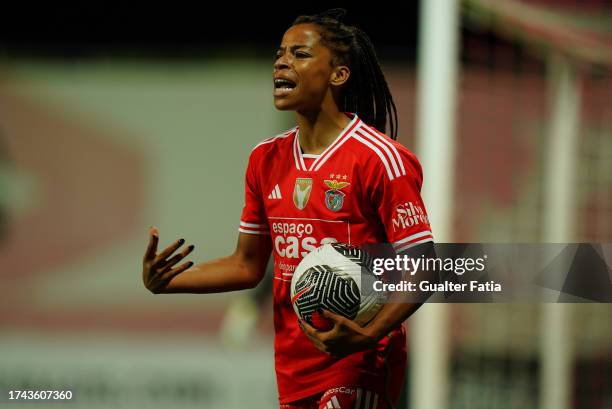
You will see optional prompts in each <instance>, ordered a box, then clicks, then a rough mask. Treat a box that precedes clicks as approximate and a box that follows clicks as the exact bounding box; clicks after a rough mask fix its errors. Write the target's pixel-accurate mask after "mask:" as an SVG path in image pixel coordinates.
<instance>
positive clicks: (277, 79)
mask: <svg viewBox="0 0 612 409" xmlns="http://www.w3.org/2000/svg"><path fill="white" fill-rule="evenodd" d="M332 59H333V55H332V51H331V50H330V49H329V48H327V47H326V46H324V45H323V44H321V35H320V34H319V28H318V27H317V26H316V25H314V24H298V25H295V26H293V27H291V28H290V29H289V30H287V32H286V33H285V35H284V36H283V40H282V42H281V45H280V47H279V48H278V51H277V53H276V58H275V62H274V105H275V106H276V108H277V109H280V110H293V111H312V110H318V109H319V108H320V107H321V104H322V102H323V99H324V98H325V96H326V95H327V94H328V93H329V94H330V96H331V91H330V79H331V77H332V73H333V72H334V67H333V66H332Z"/></svg>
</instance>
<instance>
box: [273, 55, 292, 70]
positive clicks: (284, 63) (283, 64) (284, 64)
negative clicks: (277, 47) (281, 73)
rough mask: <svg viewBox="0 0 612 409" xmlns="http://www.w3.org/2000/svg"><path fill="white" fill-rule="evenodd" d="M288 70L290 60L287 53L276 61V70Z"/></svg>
mask: <svg viewBox="0 0 612 409" xmlns="http://www.w3.org/2000/svg"><path fill="white" fill-rule="evenodd" d="M286 68H289V60H288V58H287V54H286V53H285V54H283V55H281V56H280V57H279V58H277V59H276V61H274V69H275V70H282V69H286Z"/></svg>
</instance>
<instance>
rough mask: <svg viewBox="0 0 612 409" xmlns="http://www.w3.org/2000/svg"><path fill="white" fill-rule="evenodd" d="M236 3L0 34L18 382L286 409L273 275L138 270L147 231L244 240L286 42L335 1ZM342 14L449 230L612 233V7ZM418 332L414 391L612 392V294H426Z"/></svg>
mask: <svg viewBox="0 0 612 409" xmlns="http://www.w3.org/2000/svg"><path fill="white" fill-rule="evenodd" d="M223 7H225V9H224V10H222V11H221V12H215V14H214V15H206V16H204V15H201V14H198V13H195V12H190V11H189V10H183V9H180V7H178V6H177V7H176V8H174V9H172V8H170V9H169V10H166V9H164V10H161V9H152V10H151V14H150V15H151V17H145V16H147V15H148V14H145V15H141V14H140V11H139V10H127V9H126V8H125V7H116V8H115V7H111V6H104V5H102V3H99V4H93V5H88V6H81V8H78V9H71V10H70V11H68V10H59V9H58V8H54V9H52V10H49V11H48V13H42V12H41V10H38V12H37V17H36V19H32V18H29V19H27V20H25V19H23V20H22V19H20V18H19V17H18V16H15V18H14V19H11V18H9V19H8V20H10V21H8V24H7V25H4V26H3V27H2V28H1V29H0V30H1V31H0V279H1V281H2V286H1V288H2V295H1V297H0V390H3V391H6V390H7V389H26V388H30V389H33V388H50V387H54V388H69V389H73V390H74V391H75V394H76V396H77V398H76V402H75V403H74V404H71V406H70V407H75V408H76V407H88V408H97V407H100V408H102V407H126V408H127V407H145V406H146V407H150V408H155V407H174V408H192V407H205V408H209V407H223V408H244V407H249V408H270V407H275V405H277V404H276V402H277V401H276V386H275V380H274V369H273V351H272V324H271V308H270V304H269V303H270V301H269V299H267V298H266V297H265V296H263V297H262V296H261V290H260V292H259V293H258V294H255V292H252V293H251V294H249V295H248V296H247V295H245V294H244V293H243V294H241V293H231V294H222V295H206V296H200V295H168V296H153V295H152V294H149V293H148V292H147V291H146V290H145V289H144V287H143V285H142V284H141V279H140V269H141V257H142V253H143V252H144V248H145V246H146V242H147V229H148V227H149V226H150V225H156V226H158V227H159V229H160V234H161V244H167V243H170V242H171V241H172V240H175V239H176V238H179V237H184V238H185V239H186V240H187V241H188V242H193V243H195V244H196V250H195V252H194V254H195V256H194V259H195V260H196V261H202V260H205V259H208V258H211V257H217V256H221V255H224V254H226V253H228V252H230V251H231V250H232V249H233V247H234V244H235V239H236V226H237V223H238V218H239V215H240V210H241V208H242V204H243V198H242V195H243V172H244V169H245V167H246V159H247V157H248V154H249V152H250V149H251V148H252V146H253V145H254V144H255V143H257V142H258V141H260V140H261V139H264V138H266V137H268V136H271V135H275V134H277V133H278V132H279V131H281V130H284V129H287V128H289V127H290V126H292V121H293V116H292V115H291V114H285V113H279V112H276V111H275V110H274V108H273V105H272V98H271V95H270V94H271V80H270V79H271V75H270V74H271V63H272V55H273V52H274V51H275V47H276V46H277V45H278V42H279V41H280V38H281V36H282V33H283V32H284V30H285V29H286V28H287V27H288V26H289V25H290V23H291V22H292V21H293V19H294V18H295V17H296V16H297V15H299V14H306V13H312V12H318V11H321V10H323V9H325V8H326V7H328V6H322V7H314V6H313V5H309V6H308V7H305V8H301V7H297V6H283V7H282V9H273V8H272V7H271V6H270V7H266V6H259V5H258V6H257V7H256V6H254V5H252V6H244V7H243V8H242V9H241V12H240V13H236V12H235V11H234V10H232V8H231V7H230V5H227V6H223ZM241 7H242V6H241ZM347 9H348V10H349V14H348V22H349V23H353V24H356V25H358V26H360V27H361V28H363V29H364V30H365V31H366V32H367V33H369V34H370V36H371V37H372V39H373V42H374V44H375V46H376V47H377V50H378V51H379V57H380V59H381V60H382V62H383V68H384V70H385V73H386V75H387V79H388V81H389V83H390V87H391V89H392V92H393V94H394V96H395V99H396V102H397V105H398V111H399V115H400V140H401V142H403V143H404V144H405V145H406V146H408V147H409V148H411V149H412V150H414V151H416V152H417V154H418V155H419V157H420V158H421V161H422V163H423V166H424V171H425V182H424V186H425V192H424V196H425V201H426V205H427V206H428V209H429V210H430V213H432V214H431V216H432V222H433V228H434V232H435V233H436V236H437V241H441V242H522V243H530V242H601V243H603V242H607V243H609V242H611V241H612V3H610V2H609V1H607V0H588V1H586V0H585V1H577V0H573V1H572V0H556V1H547V0H528V1H527V0H522V1H519V0H497V1H492V0H488V1H487V0H464V1H457V2H454V1H453V0H423V1H422V2H421V4H419V3H417V2H413V3H410V4H407V5H403V6H398V5H389V6H388V7H387V6H385V5H384V4H382V3H381V4H379V7H378V8H376V9H371V8H370V7H365V6H359V7H353V5H349V6H347ZM255 12H258V14H255ZM262 12H263V17H254V16H255V15H261V13H262ZM264 292H265V290H264ZM254 300H256V301H257V302H259V303H260V304H261V305H262V307H261V311H260V312H257V311H256V310H255V309H254V307H253V304H254ZM409 329H410V332H411V339H410V345H409V348H410V351H411V352H412V354H411V360H410V376H409V380H408V384H407V390H408V398H405V399H404V400H403V402H402V407H411V408H434V407H435V408H442V409H444V408H449V409H450V408H453V409H460V408H471V409H474V408H493V409H506V408H508V409H509V408H521V409H529V408H543V409H548V408H551V409H552V408H556V409H563V408H580V409H584V408H597V409H599V408H612V388H611V387H610V385H612V306H611V305H609V304H593V303H576V304H564V305H548V304H512V305H504V304H502V305H494V304H461V305H427V306H426V307H424V308H423V310H421V311H420V312H419V313H418V314H417V316H415V317H414V319H411V320H409ZM3 393H4V392H3ZM2 399H4V398H1V399H0V404H2V405H5V404H7V401H6V400H2ZM43 406H44V405H42V406H38V407H43ZM51 407H59V406H58V405H57V404H53V405H51Z"/></svg>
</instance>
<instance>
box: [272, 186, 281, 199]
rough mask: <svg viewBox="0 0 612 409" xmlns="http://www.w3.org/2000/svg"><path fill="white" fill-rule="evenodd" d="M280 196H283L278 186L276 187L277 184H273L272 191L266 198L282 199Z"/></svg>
mask: <svg viewBox="0 0 612 409" xmlns="http://www.w3.org/2000/svg"><path fill="white" fill-rule="evenodd" d="M282 198H283V196H281V192H280V188H279V187H278V185H276V186H274V189H272V193H270V194H269V195H268V199H282Z"/></svg>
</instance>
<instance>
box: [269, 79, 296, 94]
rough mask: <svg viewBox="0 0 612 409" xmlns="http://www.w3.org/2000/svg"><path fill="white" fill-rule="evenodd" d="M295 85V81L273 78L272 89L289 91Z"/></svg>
mask: <svg viewBox="0 0 612 409" xmlns="http://www.w3.org/2000/svg"><path fill="white" fill-rule="evenodd" d="M295 87H296V84H295V82H293V81H291V80H287V79H284V78H278V79H275V80H274V89H275V90H279V91H291V90H292V89H294V88H295Z"/></svg>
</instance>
